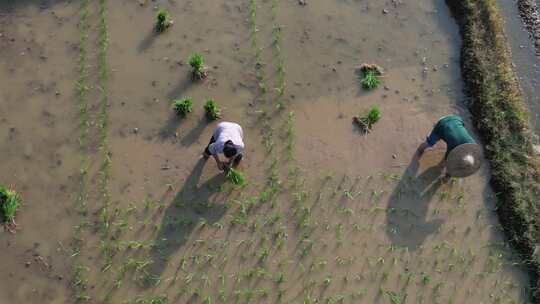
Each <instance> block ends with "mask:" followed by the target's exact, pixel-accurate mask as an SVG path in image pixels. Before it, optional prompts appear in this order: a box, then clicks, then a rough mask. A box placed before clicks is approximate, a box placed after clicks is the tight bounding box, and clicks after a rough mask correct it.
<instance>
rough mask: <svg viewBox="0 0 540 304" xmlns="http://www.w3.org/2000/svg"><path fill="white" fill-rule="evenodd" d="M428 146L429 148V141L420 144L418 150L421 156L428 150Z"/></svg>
mask: <svg viewBox="0 0 540 304" xmlns="http://www.w3.org/2000/svg"><path fill="white" fill-rule="evenodd" d="M427 148H429V144H428V143H427V142H423V143H421V144H420V146H419V147H418V150H416V151H417V153H418V155H419V156H422V154H424V151H426V149H427Z"/></svg>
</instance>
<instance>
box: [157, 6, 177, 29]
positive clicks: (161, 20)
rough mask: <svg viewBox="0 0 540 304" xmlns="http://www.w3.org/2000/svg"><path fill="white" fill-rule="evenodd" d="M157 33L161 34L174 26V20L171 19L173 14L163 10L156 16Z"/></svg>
mask: <svg viewBox="0 0 540 304" xmlns="http://www.w3.org/2000/svg"><path fill="white" fill-rule="evenodd" d="M156 19H157V20H156V32H158V33H161V32H163V31H165V30H166V29H167V28H169V27H170V26H171V25H173V20H172V19H171V14H169V11H167V10H165V9H162V10H160V11H159V12H158V14H157V16H156Z"/></svg>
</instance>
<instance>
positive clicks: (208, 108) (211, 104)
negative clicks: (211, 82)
mask: <svg viewBox="0 0 540 304" xmlns="http://www.w3.org/2000/svg"><path fill="white" fill-rule="evenodd" d="M204 113H205V115H206V118H208V120H216V119H218V118H220V117H221V110H220V109H219V107H218V106H217V104H216V102H215V101H214V100H213V99H208V100H207V101H206V103H205V104H204Z"/></svg>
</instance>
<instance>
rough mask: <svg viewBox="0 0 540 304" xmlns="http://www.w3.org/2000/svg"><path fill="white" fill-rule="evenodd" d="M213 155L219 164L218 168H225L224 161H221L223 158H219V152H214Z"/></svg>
mask: <svg viewBox="0 0 540 304" xmlns="http://www.w3.org/2000/svg"><path fill="white" fill-rule="evenodd" d="M212 156H213V157H214V159H215V160H216V164H217V166H218V169H219V170H224V166H223V162H222V161H221V159H219V155H218V154H212Z"/></svg>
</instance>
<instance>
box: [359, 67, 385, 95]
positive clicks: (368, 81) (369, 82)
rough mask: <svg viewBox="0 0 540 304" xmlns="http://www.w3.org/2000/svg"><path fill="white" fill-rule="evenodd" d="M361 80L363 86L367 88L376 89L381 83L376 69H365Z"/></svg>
mask: <svg viewBox="0 0 540 304" xmlns="http://www.w3.org/2000/svg"><path fill="white" fill-rule="evenodd" d="M360 82H361V83H362V87H363V88H364V89H366V90H373V89H376V88H377V87H378V86H379V85H380V84H381V81H380V80H379V78H378V76H377V73H376V71H373V70H367V71H365V72H364V74H363V76H362V79H361V80H360Z"/></svg>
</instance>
